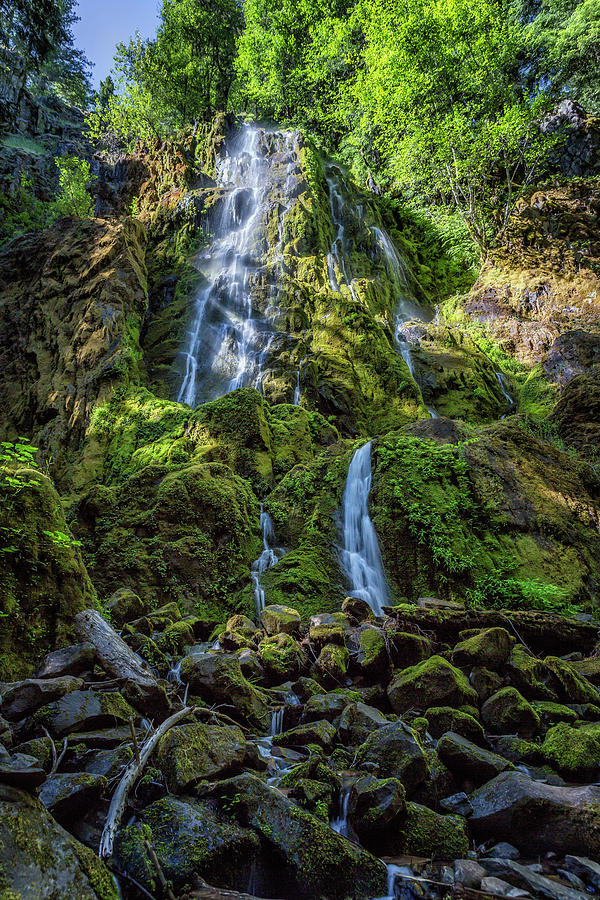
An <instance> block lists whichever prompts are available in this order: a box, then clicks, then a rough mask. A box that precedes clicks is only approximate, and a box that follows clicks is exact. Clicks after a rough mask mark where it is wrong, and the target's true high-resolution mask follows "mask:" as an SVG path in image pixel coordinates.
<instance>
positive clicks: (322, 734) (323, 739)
mask: <svg viewBox="0 0 600 900" xmlns="http://www.w3.org/2000/svg"><path fill="white" fill-rule="evenodd" d="M335 735H336V730H335V728H334V727H333V725H332V724H331V722H328V721H327V720H326V719H321V720H320V721H317V722H307V723H306V724H304V725H296V727H295V728H289V729H288V730H287V731H284V732H283V733H282V734H279V735H277V736H276V737H275V743H276V744H277V745H278V746H279V747H294V746H297V745H300V746H305V745H306V744H318V745H319V747H323V748H324V749H325V750H329V749H330V748H331V746H332V745H333V742H334V740H335Z"/></svg>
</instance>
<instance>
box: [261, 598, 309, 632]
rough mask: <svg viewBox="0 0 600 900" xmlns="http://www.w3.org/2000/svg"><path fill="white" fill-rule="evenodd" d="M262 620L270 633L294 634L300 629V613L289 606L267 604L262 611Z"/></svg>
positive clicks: (262, 623) (263, 625)
mask: <svg viewBox="0 0 600 900" xmlns="http://www.w3.org/2000/svg"><path fill="white" fill-rule="evenodd" d="M260 622H261V625H262V627H263V628H264V629H265V631H266V632H267V634H268V635H275V634H288V635H293V634H297V633H298V631H299V629H300V613H299V612H298V611H297V610H296V609H292V608H291V607H289V606H278V605H272V606H265V608H264V609H261V611H260Z"/></svg>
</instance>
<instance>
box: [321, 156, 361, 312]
mask: <svg viewBox="0 0 600 900" xmlns="http://www.w3.org/2000/svg"><path fill="white" fill-rule="evenodd" d="M325 177H326V180H327V186H328V188H329V206H330V208H331V219H332V221H333V224H334V225H335V227H336V234H335V237H334V239H333V244H332V245H331V249H330V251H329V253H328V254H327V273H328V276H329V287H330V288H331V290H332V291H335V292H336V293H337V294H339V292H340V284H339V281H338V279H337V275H336V266H337V269H338V271H339V272H341V274H342V276H343V279H344V284H345V285H346V286H347V287H348V288H349V290H350V293H351V295H352V299H353V300H356V299H357V297H356V292H355V290H354V286H353V284H352V273H351V272H350V269H349V267H348V263H347V261H346V233H345V229H344V217H343V210H344V198H343V197H342V195H341V193H340V191H339V188H338V184H337V180H336V179H335V178H334V177H333V175H331V174H330V173H328V174H327V175H326V176H325Z"/></svg>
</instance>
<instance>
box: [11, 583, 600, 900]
mask: <svg viewBox="0 0 600 900" xmlns="http://www.w3.org/2000/svg"><path fill="white" fill-rule="evenodd" d="M109 609H110V616H111V620H112V623H113V626H114V627H111V626H110V625H109V624H108V623H107V622H106V620H104V619H103V618H102V617H101V616H100V614H99V613H98V612H96V611H94V610H87V611H84V612H82V613H79V614H78V616H77V617H76V618H75V628H76V632H77V634H78V636H79V637H80V639H81V642H80V643H79V644H76V645H72V646H68V647H64V648H62V649H59V650H55V651H53V652H51V653H50V654H49V655H47V656H46V657H45V658H44V660H43V661H42V662H41V664H40V666H39V669H38V671H37V672H36V673H35V676H34V677H32V678H29V679H26V680H24V681H21V682H16V683H3V684H1V685H0V713H1V715H2V718H1V719H0V740H1V741H2V746H1V748H0V754H1V755H0V897H2V900H13V898H15V900H16V898H20V897H21V896H22V893H21V892H22V891H24V892H25V893H24V894H23V895H24V896H27V897H34V896H35V897H40V898H57V900H58V898H59V897H60V898H61V900H71V898H77V900H87V898H94V900H100V898H102V900H105V898H116V897H123V898H127V900H134V898H135V900H137V898H143V897H151V898H156V900H163V898H165V900H173V898H177V900H179V898H184V897H185V898H191V897H196V898H215V900H216V898H226V897H236V896H238V897H271V898H281V900H287V898H290V900H291V898H307V900H308V898H322V897H323V898H357V900H358V898H379V897H385V896H387V897H395V898H399V897H401V898H404V900H409V898H444V897H463V898H465V900H471V898H481V900H483V898H491V897H513V898H527V897H536V898H537V897H544V898H551V900H552V898H555V900H585V898H589V897H590V896H593V895H594V894H595V893H597V892H598V891H599V890H600V784H598V783H597V782H598V780H599V775H600V769H599V762H600V698H599V696H598V694H599V688H598V686H599V685H600V657H597V656H595V655H594V651H595V648H596V646H597V644H596V642H597V627H596V625H595V624H594V623H593V622H591V621H580V620H568V619H564V618H562V617H559V616H552V615H548V614H543V613H537V612H514V611H513V612H510V613H508V612H507V613H503V612H483V611H481V612H480V611H477V610H472V609H467V608H465V607H461V606H460V604H456V603H449V602H446V601H440V600H436V599H433V598H429V599H426V598H422V599H421V600H419V601H418V603H416V604H411V605H409V604H404V605H400V606H396V607H386V608H385V610H384V615H383V616H380V617H377V618H376V617H375V616H374V614H373V613H372V611H371V609H370V608H369V607H368V606H367V604H366V603H364V602H363V601H361V600H359V599H357V598H348V599H347V600H346V601H345V602H344V604H343V609H342V611H340V612H339V613H334V614H326V615H319V616H313V617H312V618H311V619H310V621H309V622H302V621H301V617H300V615H299V614H298V613H297V612H296V611H295V610H293V609H291V608H288V607H282V606H267V607H266V608H264V609H263V610H262V611H261V613H260V621H259V622H258V623H256V622H253V621H251V620H250V619H249V618H248V617H245V616H242V615H235V616H233V617H232V618H231V619H230V620H229V621H228V622H227V625H226V628H225V630H224V631H222V630H220V631H219V630H218V629H217V631H216V632H215V629H214V625H213V623H211V622H209V621H207V620H204V619H202V618H201V617H195V616H187V617H185V616H184V617H182V616H181V613H180V612H179V611H178V609H177V607H176V605H174V604H167V605H166V606H164V607H163V608H161V609H158V610H155V611H152V612H151V611H149V609H146V608H144V604H143V603H142V602H141V601H140V599H139V598H138V597H137V596H136V595H135V594H134V593H133V592H131V591H130V590H122V591H120V592H118V593H117V594H116V595H115V596H114V597H113V598H112V600H111V602H110V605H109ZM583 618H584V619H585V618H586V617H583ZM588 618H590V619H591V617H588ZM117 629H118V630H119V632H120V636H119V634H118V633H117ZM573 646H577V647H578V648H579V652H577V653H574V652H572V649H571V648H572V647H573ZM159 733H160V734H162V736H160V738H159V739H158V740H157V737H158V734H159ZM149 748H151V751H152V752H151V753H150V755H149V758H147V759H146V757H147V756H148V753H147V751H148V749H149ZM125 783H127V785H128V787H127V788H126V789H125V790H123V788H124V785H125ZM119 794H121V796H122V797H123V802H122V803H121V804H119V803H118V796H119ZM111 798H112V804H111ZM115 809H116V810H117V812H116V818H115ZM111 822H112V827H111ZM107 823H108V824H107ZM113 836H114V846H111V845H112V837H113ZM99 852H100V854H101V855H103V856H104V857H105V861H100V859H99V858H98V857H99ZM32 885H33V886H34V887H33V888H32Z"/></svg>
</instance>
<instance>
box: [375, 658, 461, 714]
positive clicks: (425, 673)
mask: <svg viewBox="0 0 600 900" xmlns="http://www.w3.org/2000/svg"><path fill="white" fill-rule="evenodd" d="M387 693H388V698H389V701H390V703H391V705H392V708H393V709H394V711H395V712H397V713H402V712H405V711H406V710H407V709H419V710H425V709H427V708H428V707H430V706H444V705H448V706H465V705H477V694H476V692H475V691H474V690H473V688H472V687H471V686H470V684H469V682H468V681H467V679H466V678H465V676H464V675H463V673H462V672H461V671H460V669H456V668H455V667H454V666H452V665H451V664H450V663H449V662H448V660H446V659H444V658H443V657H441V656H432V657H430V658H429V659H427V660H425V661H424V662H422V663H418V664H417V665H416V666H409V668H407V669H403V670H402V671H400V672H397V673H396V675H395V676H394V678H393V680H392V682H391V684H390V686H389V688H388V692H387Z"/></svg>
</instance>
